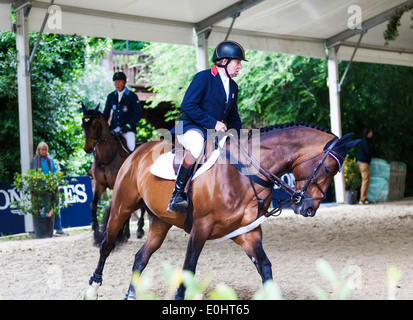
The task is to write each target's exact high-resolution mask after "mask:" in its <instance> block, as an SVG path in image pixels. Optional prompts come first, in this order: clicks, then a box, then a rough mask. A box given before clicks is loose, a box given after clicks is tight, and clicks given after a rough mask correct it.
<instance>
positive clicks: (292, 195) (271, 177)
mask: <svg viewBox="0 0 413 320" xmlns="http://www.w3.org/2000/svg"><path fill="white" fill-rule="evenodd" d="M226 135H228V137H229V138H230V139H231V140H232V141H234V142H235V144H236V145H237V147H238V150H239V151H240V152H241V153H242V154H243V155H244V157H245V159H246V160H247V161H248V162H249V163H250V164H251V165H252V166H254V168H256V169H257V170H258V172H259V173H260V174H261V175H263V176H264V177H265V178H266V179H267V180H268V181H266V180H263V179H261V178H259V177H258V176H257V175H255V174H249V175H247V176H248V178H249V179H250V182H251V186H252V188H253V190H254V193H255V197H256V198H257V200H258V203H259V208H258V215H257V218H258V216H259V212H260V210H263V211H265V216H266V217H269V216H272V215H275V214H277V215H279V214H281V211H282V209H283V208H285V207H287V206H289V205H291V204H292V203H296V204H298V203H300V202H302V201H309V200H323V199H325V198H326V194H325V192H324V191H323V190H322V189H321V187H320V186H319V184H318V183H317V181H316V180H315V178H316V176H317V173H318V172H319V171H320V168H321V166H322V165H323V163H324V162H325V160H326V159H327V157H328V156H329V155H331V156H332V157H333V159H334V160H336V161H337V165H338V168H339V170H341V166H340V162H339V160H338V158H342V157H341V156H340V155H338V154H337V153H335V152H334V151H333V148H334V146H335V145H336V144H337V142H338V141H339V139H338V137H334V138H333V139H332V142H331V144H330V145H329V147H328V148H327V149H325V150H323V151H322V152H320V153H318V154H316V155H314V156H312V157H310V158H307V159H305V160H303V161H301V162H299V163H297V164H295V165H293V167H292V170H293V169H294V168H296V167H298V166H299V165H301V164H303V163H304V162H307V161H309V160H312V159H314V158H317V157H318V156H320V155H322V154H324V156H323V157H322V158H321V160H320V161H319V162H318V164H317V166H316V167H315V168H314V170H313V173H312V175H311V176H310V177H309V178H305V179H297V180H296V181H307V182H306V184H305V185H304V188H302V189H300V190H295V189H293V188H292V187H290V186H289V185H288V184H287V183H285V182H284V181H283V180H282V179H281V178H280V177H278V176H276V175H275V174H273V173H272V172H271V171H269V170H268V169H267V168H265V167H263V166H262V165H261V163H260V162H259V161H258V160H257V159H255V158H254V157H253V156H252V155H251V154H250V152H249V151H248V150H246V149H245V148H244V147H243V146H241V145H240V144H239V143H238V139H237V138H235V137H234V136H233V135H232V134H226ZM226 153H227V158H228V159H232V158H231V157H232V156H231V155H230V153H229V151H227V150H226ZM228 154H229V156H228ZM230 163H231V164H233V165H234V166H235V167H236V168H237V169H238V170H239V171H240V172H242V171H241V168H242V169H245V168H246V165H243V164H240V163H239V162H238V163H235V162H234V161H232V162H230ZM234 163H235V164H234ZM248 172H251V171H250V170H248ZM252 182H256V183H258V184H260V185H261V186H263V187H266V188H268V187H271V191H270V193H269V194H268V196H267V197H266V198H265V199H260V198H259V197H258V194H257V192H256V190H255V187H254V185H253V183H252ZM311 183H314V184H315V186H316V187H317V188H318V190H319V191H320V192H321V194H322V196H321V197H316V198H309V197H306V196H305V192H306V191H307V188H308V187H309V185H310V184H311ZM274 184H276V185H277V186H278V187H279V190H284V191H285V192H286V193H287V194H289V198H288V199H282V200H280V199H274V200H277V202H278V206H277V207H275V208H274V209H273V210H271V211H267V210H265V208H264V202H265V200H267V199H268V198H269V196H270V195H272V189H273V188H272V187H273V186H274Z"/></svg>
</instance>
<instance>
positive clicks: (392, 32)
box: [383, 4, 413, 46]
mask: <svg viewBox="0 0 413 320" xmlns="http://www.w3.org/2000/svg"><path fill="white" fill-rule="evenodd" d="M412 9H413V4H408V5H406V6H404V7H401V8H397V9H396V10H395V11H394V13H393V15H392V16H391V17H390V19H389V23H388V24H387V29H386V30H385V31H384V32H383V36H384V40H386V42H385V45H386V46H387V45H388V44H389V42H390V41H394V40H396V38H397V37H398V36H399V31H398V28H399V27H400V25H401V23H400V20H401V18H402V16H403V14H404V13H405V12H408V11H410V10H412ZM410 19H411V20H412V21H413V11H412V13H411V14H410ZM410 28H411V29H413V24H411V25H410Z"/></svg>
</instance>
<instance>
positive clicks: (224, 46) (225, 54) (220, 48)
mask: <svg viewBox="0 0 413 320" xmlns="http://www.w3.org/2000/svg"><path fill="white" fill-rule="evenodd" d="M221 59H238V60H243V61H247V59H245V52H244V48H243V47H242V46H241V45H240V44H239V43H237V42H235V41H230V40H227V41H222V42H221V43H219V44H218V45H217V47H216V48H215V51H214V55H213V57H212V61H213V62H216V61H218V60H221Z"/></svg>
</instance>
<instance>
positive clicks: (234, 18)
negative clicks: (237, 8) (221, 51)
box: [225, 12, 241, 41]
mask: <svg viewBox="0 0 413 320" xmlns="http://www.w3.org/2000/svg"><path fill="white" fill-rule="evenodd" d="M240 15H241V13H239V12H237V13H236V14H234V15H233V16H232V17H231V18H232V21H231V25H230V26H229V28H228V31H227V35H226V36H225V41H226V40H228V38H229V35H230V34H231V31H232V27H233V26H234V23H235V20H236V19H237V18H238V17H239V16H240Z"/></svg>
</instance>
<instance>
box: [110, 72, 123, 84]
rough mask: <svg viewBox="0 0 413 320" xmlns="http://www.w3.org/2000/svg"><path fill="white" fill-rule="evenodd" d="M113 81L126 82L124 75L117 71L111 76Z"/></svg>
mask: <svg viewBox="0 0 413 320" xmlns="http://www.w3.org/2000/svg"><path fill="white" fill-rule="evenodd" d="M112 80H113V81H115V80H123V81H125V82H126V74H124V73H123V72H122V71H117V72H115V74H114V75H113V79H112Z"/></svg>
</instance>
